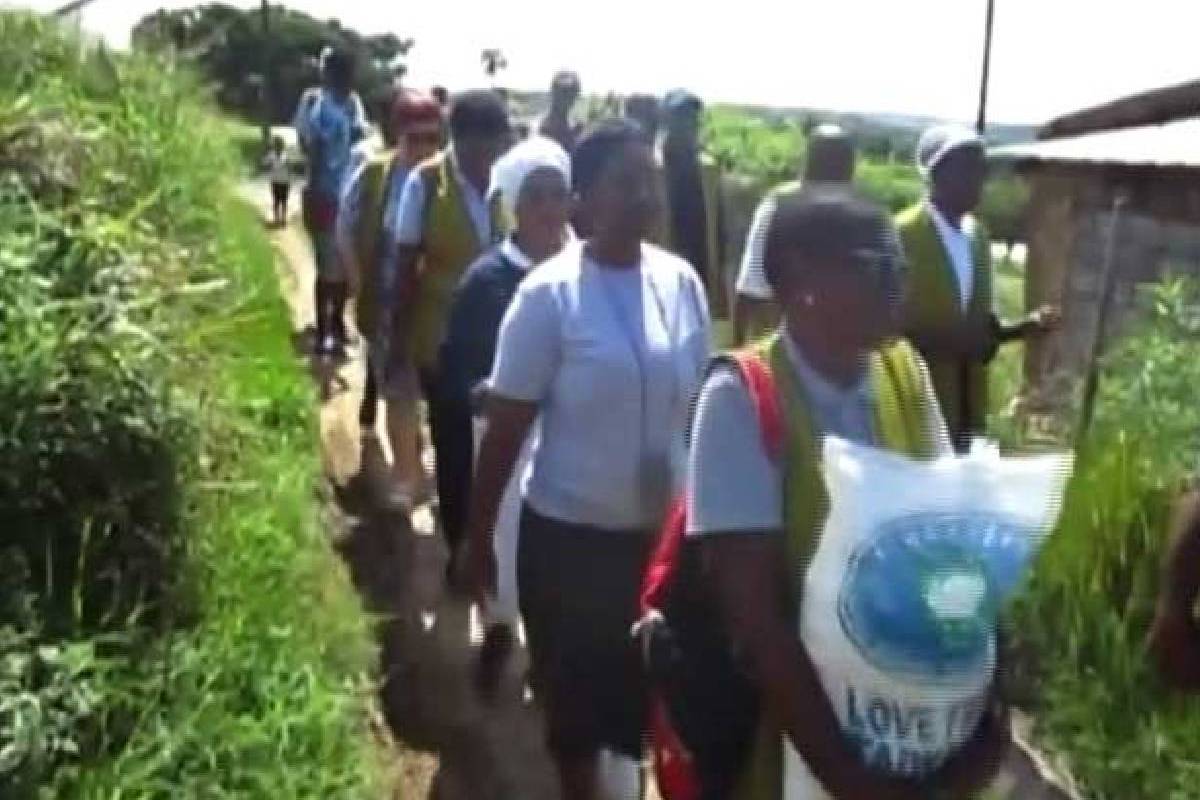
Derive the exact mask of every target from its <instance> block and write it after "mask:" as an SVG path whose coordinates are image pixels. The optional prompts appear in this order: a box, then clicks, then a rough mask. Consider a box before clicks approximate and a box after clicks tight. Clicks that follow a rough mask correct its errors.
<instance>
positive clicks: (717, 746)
mask: <svg viewBox="0 0 1200 800" xmlns="http://www.w3.org/2000/svg"><path fill="white" fill-rule="evenodd" d="M729 362H732V364H733V365H734V366H736V367H737V369H738V372H739V374H740V375H741V377H742V380H743V381H744V382H745V384H746V387H747V389H748V390H749V392H750V397H751V401H752V403H753V406H754V410H755V415H756V416H757V418H758V422H759V429H760V434H761V436H762V441H763V446H764V448H765V450H766V452H767V454H768V455H769V456H770V458H771V459H772V460H773V461H776V462H777V463H778V462H779V461H781V460H782V458H783V453H784V447H785V440H786V437H785V430H784V421H783V412H782V409H781V405H780V401H779V397H778V394H777V393H776V388H775V381H774V378H773V376H772V374H771V370H770V367H769V366H768V365H767V363H766V362H765V361H764V360H763V359H762V358H761V357H760V356H758V355H757V354H753V353H740V354H736V355H733V356H731V357H729V359H728V361H727V363H729ZM686 532H687V503H686V498H683V497H681V498H678V499H676V501H675V502H674V504H673V505H672V507H671V511H670V513H669V514H668V516H667V520H666V523H665V524H664V525H663V528H662V531H661V532H660V534H659V538H658V542H657V544H656V546H655V549H654V553H653V555H652V556H651V558H650V562H649V566H648V568H647V570H646V573H645V576H644V578H643V582H642V589H641V595H640V612H641V619H642V622H639V623H638V627H639V628H641V627H642V626H643V625H646V626H647V627H648V630H647V631H646V633H645V635H644V636H643V638H642V643H643V658H644V660H645V666H646V670H647V674H648V676H649V682H650V719H649V726H650V730H649V733H650V741H651V747H652V753H653V759H654V770H655V777H656V779H657V782H658V786H659V791H660V793H661V794H662V796H663V798H664V800H708V799H709V798H714V799H715V798H726V797H729V796H730V795H731V794H732V793H733V790H734V788H735V786H736V784H737V782H738V780H739V779H740V778H741V776H742V773H743V772H744V770H745V768H746V765H747V763H748V760H749V756H750V754H751V752H752V749H753V745H754V741H755V737H756V734H757V732H758V726H759V718H760V698H759V692H758V689H757V687H756V686H755V684H754V682H753V680H752V679H751V677H750V675H749V674H748V673H747V671H746V669H745V665H744V664H743V663H742V661H741V660H740V659H739V658H738V655H737V653H736V652H735V650H734V646H733V643H732V641H731V639H730V637H729V635H728V632H727V631H725V630H724V629H723V626H722V625H721V623H720V621H719V620H720V610H719V609H718V608H717V606H716V603H715V600H714V598H713V597H712V595H711V592H709V591H707V588H706V581H704V580H703V575H702V571H701V564H700V561H699V555H700V554H699V549H698V547H697V546H696V542H694V541H690V540H688V539H687V538H686Z"/></svg>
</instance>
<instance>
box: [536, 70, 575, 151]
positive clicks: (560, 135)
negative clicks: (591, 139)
mask: <svg viewBox="0 0 1200 800" xmlns="http://www.w3.org/2000/svg"><path fill="white" fill-rule="evenodd" d="M581 91H582V90H581V88H580V85H579V76H578V75H576V74H575V73H574V72H560V73H558V74H557V75H555V76H554V80H553V81H552V82H551V84H550V110H549V111H548V112H547V113H546V115H545V116H544V117H542V119H541V121H540V122H539V123H538V127H537V130H538V133H539V134H541V135H542V136H545V137H546V138H547V139H553V140H554V141H556V142H558V143H559V144H560V145H562V148H563V149H564V150H566V151H567V152H568V153H570V152H571V151H572V150H574V149H575V140H576V139H578V138H579V130H580V125H579V123H577V122H575V121H574V120H573V119H572V118H571V112H572V110H574V108H575V104H576V103H578V102H579V95H580V93H581Z"/></svg>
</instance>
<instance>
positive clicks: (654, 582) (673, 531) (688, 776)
mask: <svg viewBox="0 0 1200 800" xmlns="http://www.w3.org/2000/svg"><path fill="white" fill-rule="evenodd" d="M732 360H733V362H734V363H735V364H736V365H737V367H738V371H739V372H740V373H741V376H742V380H743V381H745V383H746V387H747V388H748V389H749V391H750V398H751V401H752V402H753V404H754V411H755V415H756V416H757V417H758V423H759V428H760V432H761V435H762V443H763V447H764V449H765V450H766V452H767V454H768V455H769V456H770V457H771V459H772V460H773V461H776V462H778V461H779V460H780V459H781V458H782V457H783V448H784V444H785V432H784V421H783V413H782V411H781V408H780V405H779V397H778V395H777V394H776V391H775V380H774V378H773V376H772V375H771V370H770V368H769V367H768V366H767V364H766V363H765V362H764V361H763V360H762V359H761V358H760V357H759V356H757V355H754V354H749V353H740V354H736V355H734V356H733V357H732ZM687 527H688V526H687V502H686V498H684V497H680V498H677V499H676V500H675V502H674V504H672V506H671V510H670V512H669V513H668V515H667V520H666V523H665V524H664V525H663V528H662V531H661V532H660V534H659V538H658V543H657V545H656V546H655V549H654V553H653V555H652V556H651V558H650V563H649V566H648V568H647V570H646V574H645V577H644V579H643V581H642V591H641V598H640V607H641V614H642V619H643V620H645V619H648V618H650V617H651V616H652V615H654V614H657V613H659V612H660V611H661V610H662V609H663V608H664V605H665V603H666V602H667V595H668V593H669V591H670V589H671V588H672V586H673V585H674V583H675V581H676V580H677V579H678V577H679V573H680V562H681V560H682V548H683V542H684V537H685V534H686V533H687ZM649 725H650V742H651V747H652V749H653V757H654V774H655V779H656V781H657V783H658V788H659V792H660V793H661V795H662V796H663V798H664V800H699V798H700V797H701V782H700V777H699V775H698V772H697V769H696V765H695V759H694V758H693V755H692V753H691V752H690V751H689V749H688V748H687V746H686V745H685V744H684V741H683V739H682V738H681V737H680V734H679V731H678V729H677V726H676V725H675V723H674V722H673V721H672V718H671V713H670V708H669V705H668V703H667V702H666V698H665V697H664V696H663V694H662V693H661V692H658V691H655V690H654V689H653V688H652V689H651V697H650V720H649Z"/></svg>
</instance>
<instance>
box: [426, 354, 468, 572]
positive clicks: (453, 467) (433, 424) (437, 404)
mask: <svg viewBox="0 0 1200 800" xmlns="http://www.w3.org/2000/svg"><path fill="white" fill-rule="evenodd" d="M421 389H422V391H423V392H424V393H425V402H426V404H428V406H429V433H430V436H431V437H432V439H433V452H434V456H435V458H436V460H437V463H436V472H437V493H438V514H439V516H440V518H441V519H440V521H441V525H442V535H444V536H445V537H446V545H447V546H448V547H449V548H450V554H451V556H452V557H453V555H454V554H455V553H456V552H457V551H458V545H459V542H461V541H462V538H463V532H464V529H465V528H466V526H467V509H468V504H469V503H470V499H471V471H472V468H473V466H474V458H475V440H474V433H473V429H472V423H471V402H470V398H469V397H458V396H457V393H456V392H454V391H453V390H451V389H450V388H449V387H448V386H447V385H446V382H445V381H443V380H441V378H440V377H439V376H438V375H437V373H436V372H434V371H433V370H421Z"/></svg>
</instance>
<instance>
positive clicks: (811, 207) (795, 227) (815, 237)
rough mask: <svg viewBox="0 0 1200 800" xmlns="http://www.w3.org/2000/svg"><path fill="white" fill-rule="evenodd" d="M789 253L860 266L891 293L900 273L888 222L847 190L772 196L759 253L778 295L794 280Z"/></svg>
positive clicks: (802, 190) (899, 259)
mask: <svg viewBox="0 0 1200 800" xmlns="http://www.w3.org/2000/svg"><path fill="white" fill-rule="evenodd" d="M790 253H802V254H803V255H804V256H805V257H807V259H809V260H810V263H811V262H815V261H818V260H827V261H830V262H840V263H845V262H847V261H852V262H855V263H860V264H864V265H866V266H869V267H871V268H872V269H873V270H875V271H876V273H877V274H878V275H879V276H880V278H881V279H883V280H884V281H885V285H887V286H888V287H889V288H888V291H889V292H890V291H893V290H894V286H893V284H894V283H895V281H896V279H897V278H898V276H899V275H900V272H901V271H902V269H903V258H902V255H901V253H900V250H899V246H898V241H897V238H896V232H895V229H894V228H893V226H892V222H891V220H890V219H889V218H888V216H887V214H886V213H884V211H883V209H882V208H880V207H879V206H878V205H876V204H875V203H874V202H872V201H871V200H868V199H867V198H865V197H863V196H862V195H860V194H859V193H858V192H856V191H855V190H854V189H852V188H849V187H819V188H803V187H801V188H800V189H796V190H794V191H791V192H785V193H783V194H780V195H778V196H777V197H776V205H775V213H774V215H773V216H772V217H771V223H770V226H769V228H768V229H767V243H766V248H765V250H764V251H763V272H764V273H765V274H766V278H767V283H768V284H769V285H770V287H771V289H772V290H773V291H774V292H775V294H776V296H782V295H783V294H784V292H783V289H784V288H786V286H787V285H788V283H789V281H790V280H792V279H794V278H795V276H794V275H792V274H791V272H790V271H791V270H792V269H793V265H794V264H795V262H794V261H793V260H792V259H789V258H788V255H789V254H790Z"/></svg>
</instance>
